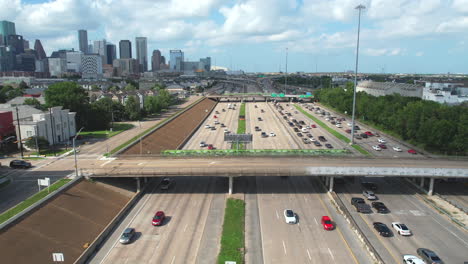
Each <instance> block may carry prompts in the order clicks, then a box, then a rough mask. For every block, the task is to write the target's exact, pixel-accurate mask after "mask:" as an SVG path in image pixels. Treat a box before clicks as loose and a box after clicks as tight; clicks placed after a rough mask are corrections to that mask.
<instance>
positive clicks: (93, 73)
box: [81, 54, 102, 79]
mask: <svg viewBox="0 0 468 264" xmlns="http://www.w3.org/2000/svg"><path fill="white" fill-rule="evenodd" d="M81 72H82V77H83V78H84V79H98V78H101V77H102V56H99V55H96V54H87V55H83V57H82V58H81Z"/></svg>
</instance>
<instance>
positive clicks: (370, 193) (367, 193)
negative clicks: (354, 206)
mask: <svg viewBox="0 0 468 264" xmlns="http://www.w3.org/2000/svg"><path fill="white" fill-rule="evenodd" d="M362 195H364V197H366V198H367V200H377V196H375V193H374V192H373V191H369V190H364V191H363V192H362Z"/></svg>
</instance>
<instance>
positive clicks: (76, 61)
mask: <svg viewBox="0 0 468 264" xmlns="http://www.w3.org/2000/svg"><path fill="white" fill-rule="evenodd" d="M66 54H67V72H81V60H82V58H83V54H84V53H83V52H81V51H67V53H66Z"/></svg>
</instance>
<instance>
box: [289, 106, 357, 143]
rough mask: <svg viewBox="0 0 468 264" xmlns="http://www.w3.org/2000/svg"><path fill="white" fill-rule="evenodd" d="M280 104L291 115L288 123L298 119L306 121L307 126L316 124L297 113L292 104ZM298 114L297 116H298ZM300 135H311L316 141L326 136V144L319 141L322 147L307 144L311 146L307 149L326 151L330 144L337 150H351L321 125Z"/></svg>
mask: <svg viewBox="0 0 468 264" xmlns="http://www.w3.org/2000/svg"><path fill="white" fill-rule="evenodd" d="M280 104H282V106H283V108H284V109H285V111H288V112H289V113H290V114H291V116H288V120H285V122H286V123H287V122H290V121H291V120H292V119H296V120H297V121H298V122H299V121H304V122H305V125H307V126H311V125H312V124H314V122H313V121H312V120H310V119H309V118H308V117H306V116H305V115H303V114H302V113H300V112H299V111H297V110H296V108H294V107H293V104H292V103H280ZM296 112H297V114H296ZM288 126H289V125H288ZM303 126H304V125H303ZM291 129H294V127H291ZM300 133H302V134H303V135H304V137H305V136H306V135H307V134H308V133H310V134H311V135H312V136H313V138H314V139H315V140H318V137H319V136H324V137H325V139H326V141H324V142H322V141H319V142H320V143H321V146H315V144H312V143H310V144H305V145H306V146H309V147H307V148H313V149H325V148H326V147H325V144H327V143H329V144H331V145H332V147H333V148H335V149H349V148H348V146H346V144H344V143H342V142H341V141H340V140H338V139H337V138H335V137H334V136H333V135H331V134H330V133H329V132H328V131H326V130H325V129H323V128H322V127H321V126H319V125H317V127H316V128H310V129H308V130H307V132H302V131H301V132H300ZM296 134H297V133H296ZM301 140H302V139H301Z"/></svg>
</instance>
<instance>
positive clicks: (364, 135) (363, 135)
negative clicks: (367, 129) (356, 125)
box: [361, 133, 369, 138]
mask: <svg viewBox="0 0 468 264" xmlns="http://www.w3.org/2000/svg"><path fill="white" fill-rule="evenodd" d="M361 137H363V138H368V137H369V136H367V134H366V133H361Z"/></svg>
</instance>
